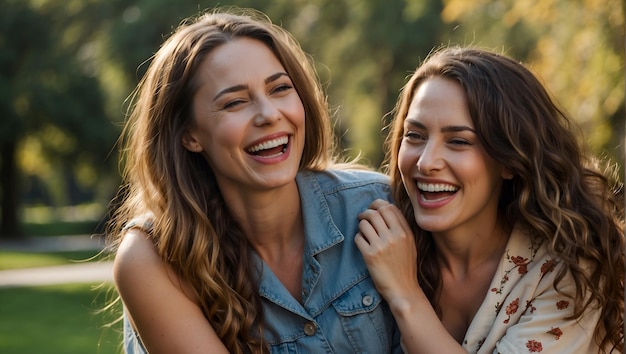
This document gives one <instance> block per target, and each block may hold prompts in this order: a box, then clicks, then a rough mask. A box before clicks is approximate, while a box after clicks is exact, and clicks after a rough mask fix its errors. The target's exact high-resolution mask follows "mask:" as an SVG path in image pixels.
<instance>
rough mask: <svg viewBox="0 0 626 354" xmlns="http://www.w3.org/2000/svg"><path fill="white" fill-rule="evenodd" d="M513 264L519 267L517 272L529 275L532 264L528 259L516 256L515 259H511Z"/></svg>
mask: <svg viewBox="0 0 626 354" xmlns="http://www.w3.org/2000/svg"><path fill="white" fill-rule="evenodd" d="M511 262H513V264H515V266H516V267H517V272H518V273H519V274H520V275H524V274H526V273H528V263H530V261H529V260H528V258H524V257H521V256H514V257H511Z"/></svg>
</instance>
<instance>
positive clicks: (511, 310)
mask: <svg viewBox="0 0 626 354" xmlns="http://www.w3.org/2000/svg"><path fill="white" fill-rule="evenodd" d="M518 309H519V297H518V298H516V299H515V300H513V301H511V303H510V304H509V306H507V307H506V314H507V315H508V316H509V317H507V319H506V320H504V323H509V320H510V319H511V315H512V314H514V313H516V312H517V310H518Z"/></svg>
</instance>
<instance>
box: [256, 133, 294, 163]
mask: <svg viewBox="0 0 626 354" xmlns="http://www.w3.org/2000/svg"><path fill="white" fill-rule="evenodd" d="M288 145H289V137H287V136H281V137H280V138H276V139H272V140H268V141H265V142H262V143H261V144H257V145H253V146H251V147H249V148H247V149H246V152H248V153H249V154H251V155H254V156H259V157H263V158H271V157H276V156H280V155H281V154H284V153H285V151H286V150H287V146H288Z"/></svg>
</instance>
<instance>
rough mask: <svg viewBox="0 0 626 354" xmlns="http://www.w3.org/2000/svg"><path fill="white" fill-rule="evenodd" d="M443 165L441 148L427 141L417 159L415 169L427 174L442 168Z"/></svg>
mask: <svg viewBox="0 0 626 354" xmlns="http://www.w3.org/2000/svg"><path fill="white" fill-rule="evenodd" d="M444 165H445V163H444V159H443V156H442V152H441V148H440V147H439V146H437V145H436V144H434V143H432V142H431V141H428V142H427V143H426V144H425V145H424V147H423V149H422V153H421V154H420V156H419V158H418V159H417V170H418V171H419V172H420V173H422V174H424V175H428V174H431V173H433V172H436V171H439V170H441V169H443V167H444Z"/></svg>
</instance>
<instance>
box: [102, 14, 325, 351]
mask: <svg viewBox="0 0 626 354" xmlns="http://www.w3.org/2000/svg"><path fill="white" fill-rule="evenodd" d="M242 37H246V38H252V39H255V40H258V41H261V42H262V43H264V44H265V45H267V47H268V48H270V49H271V51H272V52H273V53H274V55H276V57H277V58H278V60H279V61H280V63H281V64H282V65H283V67H284V68H285V70H286V71H287V73H288V74H289V76H290V78H291V80H292V81H293V83H294V86H295V88H296V91H297V93H298V95H299V96H300V99H301V101H302V103H303V105H304V109H305V116H306V120H305V129H306V136H305V143H304V152H303V155H302V159H301V162H300V168H301V169H309V170H322V169H325V168H327V167H329V165H331V164H333V163H334V162H335V160H336V158H335V155H334V151H335V150H334V146H335V140H334V136H333V133H332V127H331V121H330V117H329V109H328V106H327V101H326V97H325V96H324V94H323V90H322V88H321V85H320V83H319V79H318V76H317V73H316V71H315V69H314V66H313V63H312V61H311V60H310V58H309V56H308V55H306V54H305V53H304V52H303V50H302V49H301V48H300V46H299V44H298V43H297V41H296V40H295V39H294V38H293V37H292V35H291V34H289V33H288V32H287V31H285V30H284V29H282V28H281V27H279V26H278V25H275V24H273V23H272V22H271V21H270V20H269V18H267V17H266V16H265V15H264V14H262V13H260V12H258V11H255V10H250V9H239V8H228V9H226V8H218V9H215V10H213V11H211V12H205V13H202V14H199V15H198V16H196V17H194V18H190V19H187V20H185V21H183V23H182V24H181V25H180V26H179V27H178V28H177V30H176V31H174V33H173V34H172V35H171V36H170V37H169V38H168V39H167V40H166V41H165V42H164V43H163V45H162V46H161V48H160V49H159V50H158V52H157V53H156V54H155V55H154V57H153V58H152V61H151V64H150V65H149V67H148V69H147V72H146V74H145V75H144V76H143V78H142V79H141V81H140V83H139V85H138V86H137V88H136V90H135V91H134V92H133V94H132V95H131V107H130V114H129V115H128V119H127V122H126V125H125V127H124V130H123V132H122V136H121V138H120V143H121V144H122V151H121V152H122V160H121V161H122V163H123V164H124V165H125V166H124V169H123V183H122V186H121V187H120V190H119V193H118V198H119V199H118V200H120V202H119V203H118V204H117V205H114V207H115V210H114V212H113V216H112V218H111V221H110V222H109V224H108V229H107V234H108V237H109V243H110V245H111V249H112V250H113V251H115V249H116V248H117V246H118V245H119V242H120V241H121V238H122V237H123V234H124V232H123V227H124V225H126V224H127V223H128V222H129V220H131V219H133V218H136V217H138V216H140V215H144V214H147V215H150V219H151V221H153V225H152V227H151V230H150V232H149V234H150V237H152V239H153V241H154V243H155V245H156V247H157V249H158V253H159V255H160V257H161V258H162V259H163V260H164V262H166V263H167V264H169V265H170V266H171V267H172V269H173V270H174V271H175V272H176V273H177V274H178V276H179V277H180V278H181V279H182V281H184V282H185V283H186V284H189V285H190V288H191V290H192V291H193V294H192V295H193V296H194V297H195V298H197V299H200V301H201V307H202V311H203V313H204V315H205V316H206V318H207V319H208V321H209V322H210V324H211V325H212V327H213V328H214V329H215V331H216V332H217V335H218V336H219V338H220V339H221V340H222V342H223V343H224V345H225V346H226V348H228V350H229V351H230V352H231V353H266V352H268V351H269V349H268V346H267V345H266V343H265V342H264V340H263V330H262V320H263V316H262V311H261V302H260V296H259V295H258V292H257V289H258V282H257V279H258V278H259V274H258V273H257V270H255V269H253V265H252V262H251V254H250V245H249V244H248V242H247V240H246V237H245V236H244V234H243V233H242V230H241V228H240V227H239V226H238V225H237V223H236V222H235V220H233V218H232V216H231V215H230V213H229V212H228V210H227V208H226V206H225V204H224V200H223V198H222V195H221V193H220V190H219V189H218V186H217V183H216V181H215V178H214V175H213V172H212V171H211V168H210V167H209V165H208V163H207V161H206V160H205V158H204V157H202V156H201V155H200V154H197V153H193V152H190V151H188V150H187V149H186V148H184V147H183V145H182V137H183V133H184V132H185V130H186V129H187V128H188V127H189V126H190V124H192V121H193V116H192V97H194V93H195V91H196V90H197V89H198V87H199V85H200V84H201V83H200V82H199V80H200V79H199V76H198V75H197V72H198V68H199V66H200V65H201V63H202V62H203V60H204V59H205V58H206V57H207V55H209V54H210V53H211V51H213V50H214V49H215V48H218V47H219V46H221V45H223V44H225V43H228V42H229V41H231V40H233V39H236V38H242Z"/></svg>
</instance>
